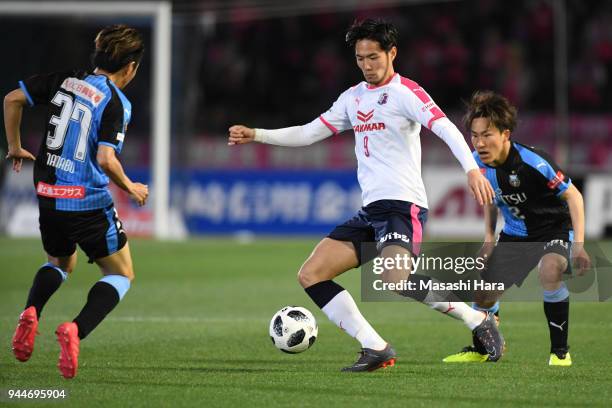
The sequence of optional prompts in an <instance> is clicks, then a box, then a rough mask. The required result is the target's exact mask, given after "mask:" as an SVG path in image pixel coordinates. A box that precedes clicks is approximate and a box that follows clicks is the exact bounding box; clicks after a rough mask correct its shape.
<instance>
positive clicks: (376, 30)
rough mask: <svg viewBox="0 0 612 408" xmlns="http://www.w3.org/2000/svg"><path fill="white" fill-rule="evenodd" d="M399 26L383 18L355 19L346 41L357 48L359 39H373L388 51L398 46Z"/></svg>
mask: <svg viewBox="0 0 612 408" xmlns="http://www.w3.org/2000/svg"><path fill="white" fill-rule="evenodd" d="M397 37H398V33H397V28H395V26H394V25H393V24H391V23H389V22H388V21H385V20H382V19H373V18H368V19H365V20H355V21H354V22H353V24H352V25H351V27H350V28H349V30H348V32H347V33H346V43H347V44H348V46H349V47H351V48H355V44H357V41H359V40H365V39H367V40H372V41H376V42H378V43H379V44H380V48H382V49H383V50H385V51H386V52H389V51H391V48H393V47H397Z"/></svg>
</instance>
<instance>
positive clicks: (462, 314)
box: [424, 302, 486, 330]
mask: <svg viewBox="0 0 612 408" xmlns="http://www.w3.org/2000/svg"><path fill="white" fill-rule="evenodd" d="M424 303H425V304H426V305H428V306H429V307H431V308H432V309H434V310H437V311H438V312H440V313H443V314H446V315H449V316H451V317H454V318H455V319H457V320H462V321H463V323H465V325H466V326H467V327H469V328H470V330H474V328H476V326H478V325H479V324H480V323H482V321H483V320H484V318H485V317H486V314H484V313H483V312H481V311H478V310H474V309H472V308H471V307H469V306H468V305H467V304H465V303H463V302H424Z"/></svg>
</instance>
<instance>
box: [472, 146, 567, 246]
mask: <svg viewBox="0 0 612 408" xmlns="http://www.w3.org/2000/svg"><path fill="white" fill-rule="evenodd" d="M473 154H474V158H475V159H476V163H478V166H479V167H480V169H481V172H482V173H483V174H484V175H485V177H486V178H487V179H488V180H489V182H490V183H491V186H492V187H493V189H494V190H495V204H496V205H497V207H499V208H500V210H501V212H502V215H503V217H504V228H503V232H504V233H505V234H507V235H511V236H518V237H530V236H538V235H540V234H542V233H545V232H548V231H550V230H552V229H554V230H561V231H564V230H571V228H572V222H571V218H570V214H569V208H568V206H567V203H566V202H565V201H564V200H562V199H561V198H560V196H561V194H563V193H564V192H565V191H566V190H567V189H568V188H569V186H570V184H571V180H570V179H569V178H568V177H567V176H566V175H565V174H564V173H563V171H562V170H561V169H560V168H559V166H557V164H556V163H555V162H554V161H553V160H552V159H551V158H550V157H549V156H548V155H547V154H546V153H545V152H543V151H541V150H539V149H536V148H533V147H529V146H525V145H523V144H520V143H516V142H512V146H511V147H510V153H509V155H508V158H507V159H506V161H505V162H504V163H503V164H502V165H500V166H497V167H491V166H487V165H486V164H484V163H483V162H482V161H481V160H480V158H479V157H478V153H477V152H473Z"/></svg>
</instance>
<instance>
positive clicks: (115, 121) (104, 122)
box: [98, 95, 126, 152]
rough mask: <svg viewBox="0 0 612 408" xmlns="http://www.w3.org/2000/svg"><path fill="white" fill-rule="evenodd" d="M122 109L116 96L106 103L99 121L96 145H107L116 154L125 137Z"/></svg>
mask: <svg viewBox="0 0 612 408" xmlns="http://www.w3.org/2000/svg"><path fill="white" fill-rule="evenodd" d="M123 111H124V109H123V104H122V103H121V100H120V99H119V98H118V97H117V96H116V95H113V97H112V98H111V99H110V100H109V101H108V103H107V104H106V106H105V107H104V112H103V113H102V119H101V120H100V130H99V134H98V144H101V145H107V146H111V147H112V148H114V149H115V150H116V151H117V152H120V151H121V147H122V145H123V139H124V137H125V130H126V129H125V121H124V112H123Z"/></svg>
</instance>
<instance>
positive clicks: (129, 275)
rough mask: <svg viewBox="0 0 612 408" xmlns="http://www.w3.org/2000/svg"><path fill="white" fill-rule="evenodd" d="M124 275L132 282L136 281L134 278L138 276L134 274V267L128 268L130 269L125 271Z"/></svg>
mask: <svg viewBox="0 0 612 408" xmlns="http://www.w3.org/2000/svg"><path fill="white" fill-rule="evenodd" d="M123 276H125V277H126V278H128V279H129V280H130V283H131V282H134V278H135V277H136V275H135V274H134V269H132V268H128V269H127V270H126V271H125V274H124V275H123Z"/></svg>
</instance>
